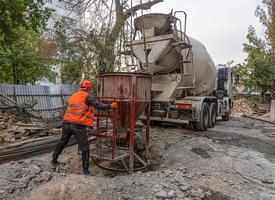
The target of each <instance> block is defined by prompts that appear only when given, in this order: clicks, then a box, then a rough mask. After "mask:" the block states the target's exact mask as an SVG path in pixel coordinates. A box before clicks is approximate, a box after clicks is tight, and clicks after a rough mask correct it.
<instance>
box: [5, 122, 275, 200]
mask: <svg viewBox="0 0 275 200" xmlns="http://www.w3.org/2000/svg"><path fill="white" fill-rule="evenodd" d="M151 131H152V138H151V139H152V144H151V149H150V162H151V167H150V168H149V169H148V170H147V171H145V172H136V173H133V174H121V173H119V174H118V173H114V172H110V171H105V170H102V169H100V168H97V167H96V166H95V164H94V163H93V162H92V163H91V166H90V170H91V173H92V175H93V176H91V177H86V176H83V175H82V174H81V172H82V170H81V161H80V155H78V154H77V146H76V145H75V146H72V147H69V148H67V149H65V151H64V152H63V154H62V156H61V157H60V161H61V162H62V163H63V164H62V165H61V166H60V167H59V172H52V170H51V165H50V160H51V154H50V153H47V154H43V155H39V156H35V157H32V158H28V159H25V160H19V161H11V162H9V163H6V164H2V165H0V199H10V200H11V199H30V200H37V199H39V200H54V199H60V200H63V199H64V200H65V199H66V200H69V199H78V200H84V199H91V200H101V199H102V200H105V199H106V200H114V199H118V200H119V199H121V200H126V199H127V200H132V199H133V200H134V199H135V200H147V199H156V200H157V199H183V200H192V199H204V200H222V199H226V200H227V199H253V200H256V199H261V200H271V199H275V183H274V172H275V126H274V125H272V124H269V123H264V122H261V121H257V120H252V119H247V118H243V117H235V118H232V119H231V120H230V121H227V122H224V121H218V122H217V125H216V126H215V128H213V129H209V130H208V131H205V132H198V131H193V130H191V129H188V128H186V127H182V126H175V125H168V124H166V125H162V126H161V127H152V129H151Z"/></svg>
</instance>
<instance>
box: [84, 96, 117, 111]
mask: <svg viewBox="0 0 275 200" xmlns="http://www.w3.org/2000/svg"><path fill="white" fill-rule="evenodd" d="M85 103H86V105H87V106H93V107H95V108H97V109H99V110H110V109H111V108H112V107H111V104H105V103H102V102H100V101H98V100H97V99H96V98H94V97H93V96H92V95H88V96H87V98H86V102H85Z"/></svg>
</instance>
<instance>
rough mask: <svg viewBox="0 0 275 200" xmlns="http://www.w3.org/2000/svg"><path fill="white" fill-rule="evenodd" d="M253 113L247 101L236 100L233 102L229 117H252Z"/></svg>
mask: <svg viewBox="0 0 275 200" xmlns="http://www.w3.org/2000/svg"><path fill="white" fill-rule="evenodd" d="M252 113H253V111H252V109H251V104H250V103H249V101H248V100H247V99H244V98H241V99H237V100H235V101H234V102H233V109H232V112H231V116H233V117H241V116H244V115H246V116H248V115H252Z"/></svg>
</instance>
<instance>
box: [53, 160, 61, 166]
mask: <svg viewBox="0 0 275 200" xmlns="http://www.w3.org/2000/svg"><path fill="white" fill-rule="evenodd" d="M51 164H52V166H58V165H60V162H58V161H57V159H55V158H53V159H52V161H51Z"/></svg>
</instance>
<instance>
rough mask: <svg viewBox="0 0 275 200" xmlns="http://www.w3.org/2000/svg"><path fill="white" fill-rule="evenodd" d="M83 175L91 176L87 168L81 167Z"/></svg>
mask: <svg viewBox="0 0 275 200" xmlns="http://www.w3.org/2000/svg"><path fill="white" fill-rule="evenodd" d="M83 175H84V176H91V172H90V171H89V170H88V169H83Z"/></svg>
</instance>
